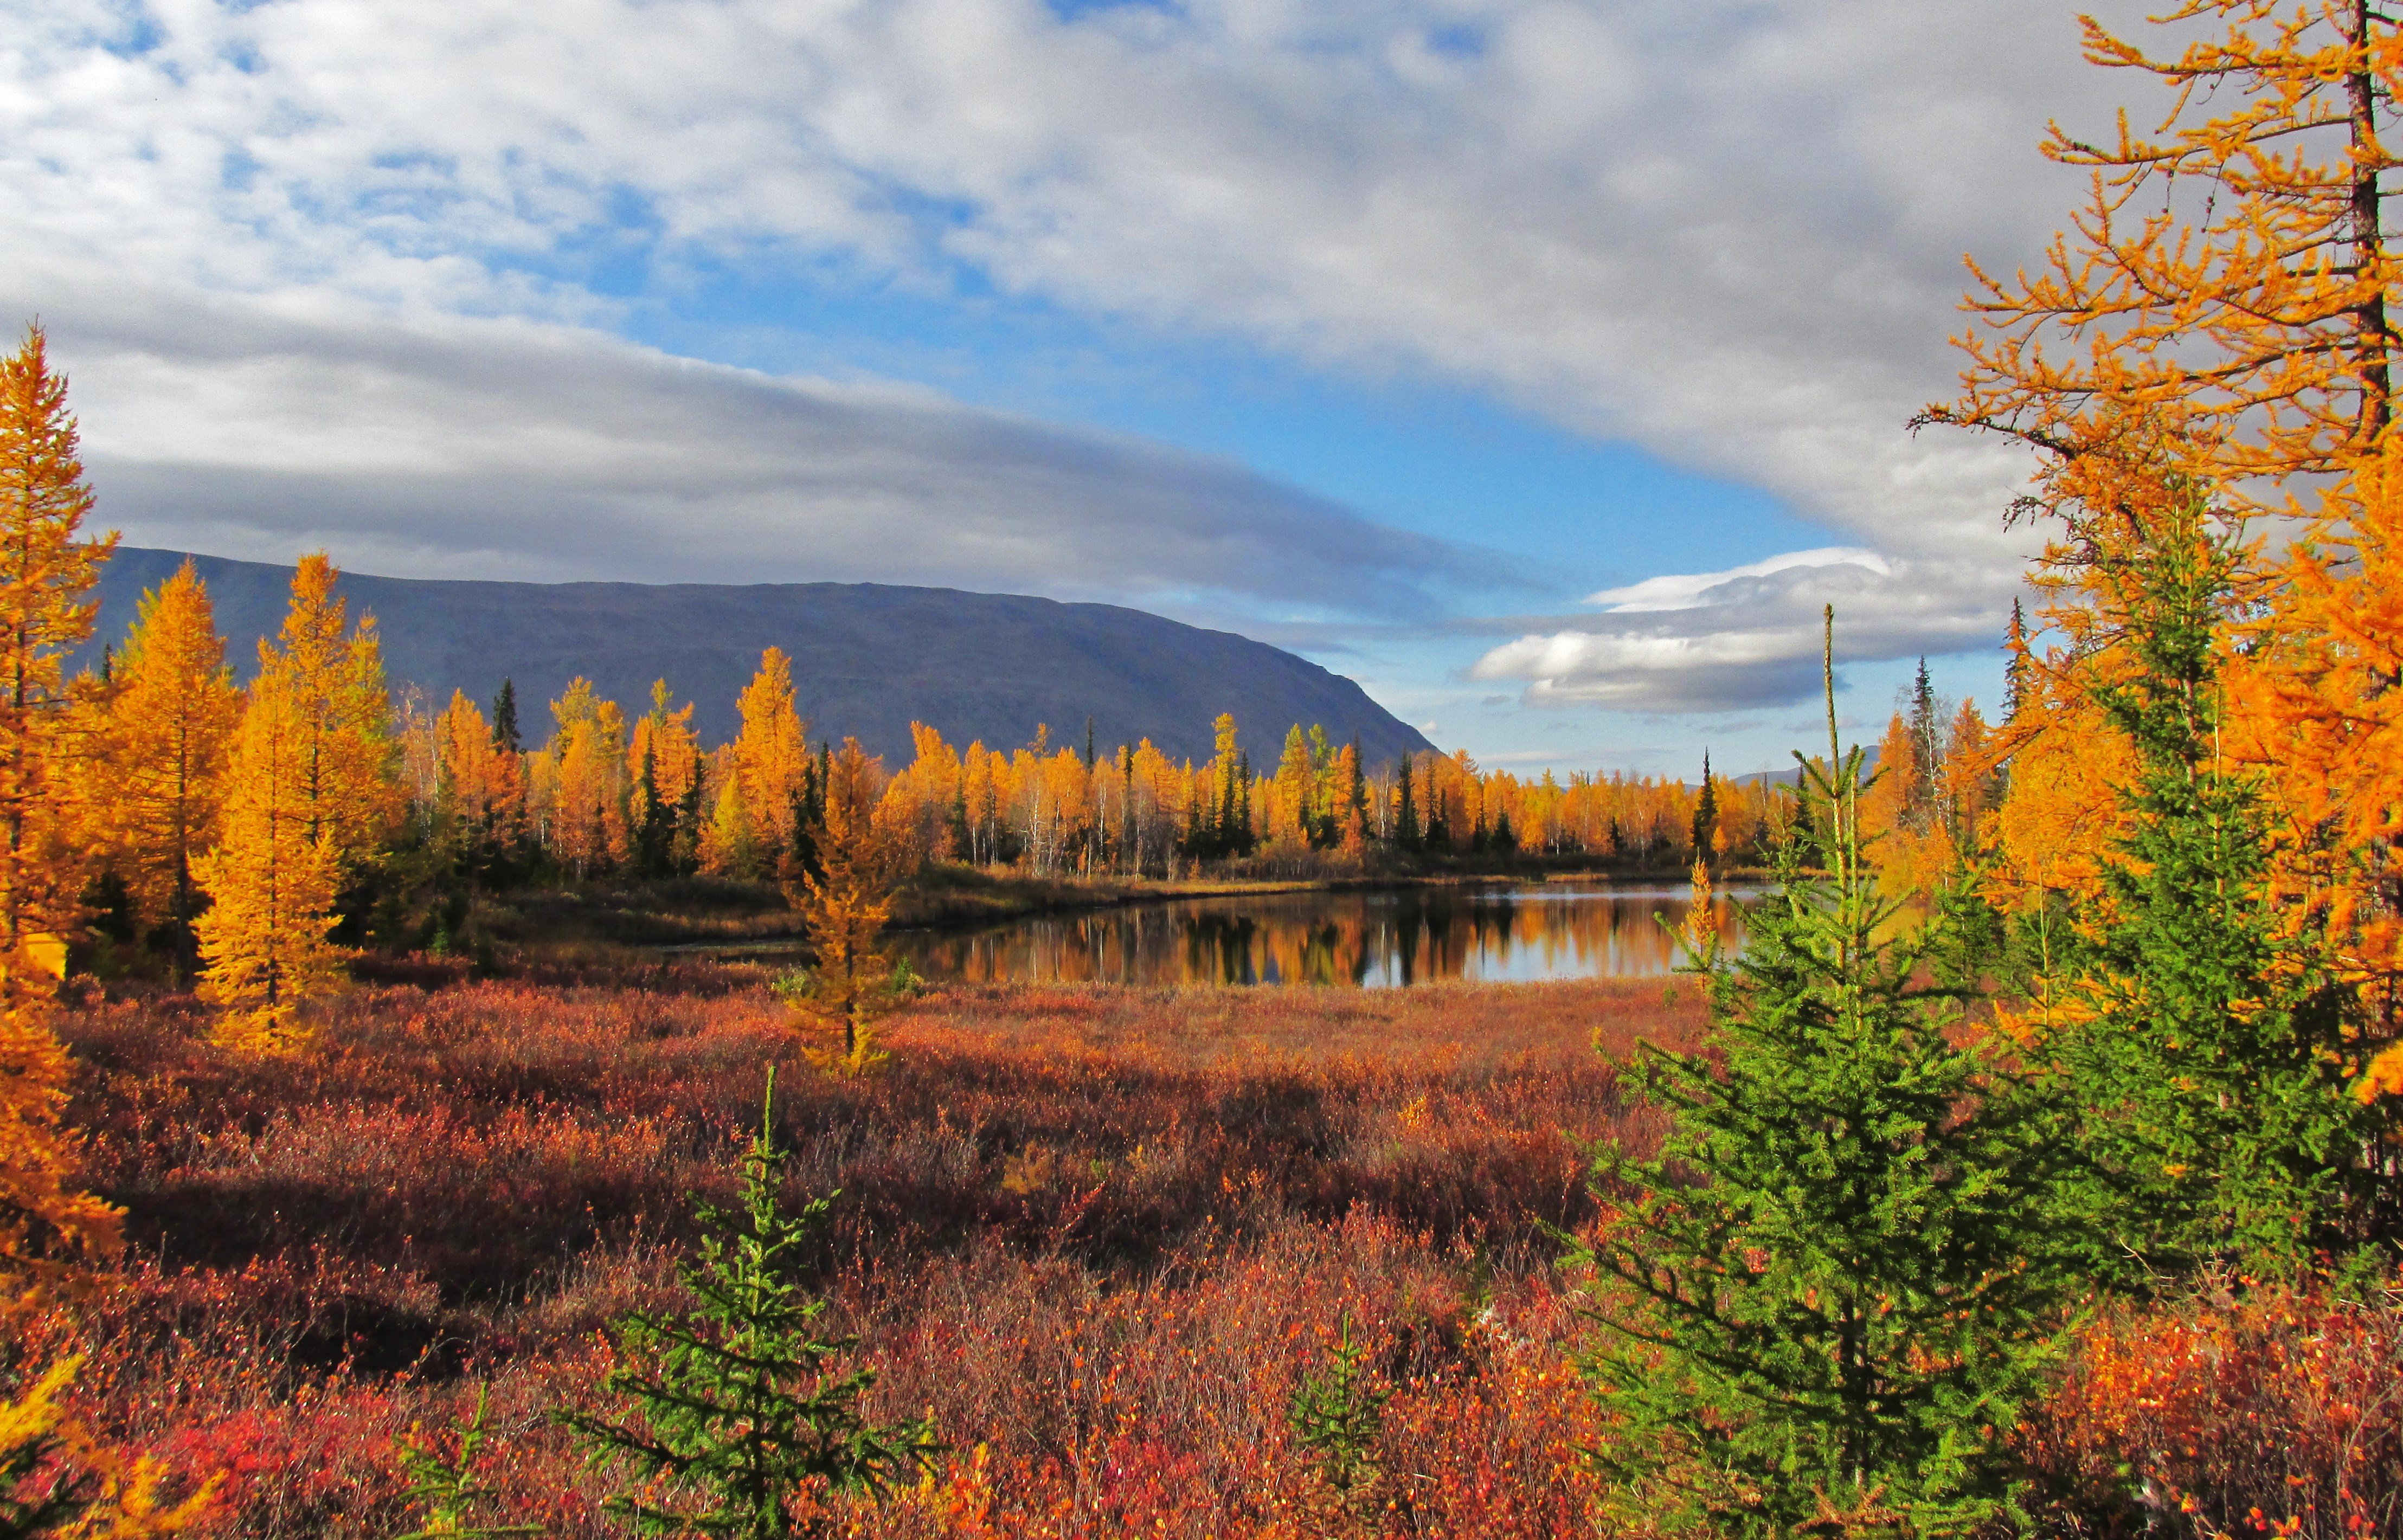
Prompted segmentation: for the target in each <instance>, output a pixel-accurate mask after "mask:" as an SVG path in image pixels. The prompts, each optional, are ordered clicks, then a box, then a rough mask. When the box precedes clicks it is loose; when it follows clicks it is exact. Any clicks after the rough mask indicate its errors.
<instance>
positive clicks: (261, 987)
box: [193, 673, 342, 1048]
mask: <svg viewBox="0 0 2403 1540" xmlns="http://www.w3.org/2000/svg"><path fill="white" fill-rule="evenodd" d="M320 746H322V736H321V734H320V733H318V732H317V731H316V730H315V728H314V726H313V723H312V721H311V719H310V714H309V712H308V711H307V710H306V709H305V708H304V706H303V704H302V702H301V701H299V700H297V699H296V698H295V696H294V692H293V689H292V686H291V682H290V680H289V679H288V677H287V676H285V674H283V673H262V674H261V675H260V676H259V678H258V680H257V683H255V684H254V685H252V687H251V689H250V699H249V701H248V703H247V704H246V705H245V706H244V707H243V714H242V724H241V726H240V727H238V728H236V729H235V730H234V736H233V750H232V753H231V755H230V756H229V762H228V764H227V768H226V777H225V797H224V805H223V812H222V813H221V815H220V816H221V820H222V828H223V831H224V832H223V838H222V839H221V840H220V842H219V843H218V845H217V847H216V848H215V850H212V851H211V852H209V853H207V854H206V855H203V856H201V858H200V859H199V860H198V861H196V862H195V863H193V867H194V874H195V875H196V876H197V877H198V879H199V880H200V883H201V887H202V888H204V889H206V890H207V892H208V895H209V898H210V900H211V902H210V906H209V908H208V909H207V910H206V911H205V912H203V913H202V914H201V916H200V918H199V920H198V921H197V922H196V923H195V927H194V928H195V929H196V930H197V931H198V932H199V936H200V947H201V960H202V961H203V962H204V963H205V964H207V970H208V971H207V977H206V978H205V979H204V980H203V981H202V983H201V995H202V997H203V998H205V999H208V1000H212V1001H215V1003H217V1004H219V1005H223V1006H229V1007H232V1009H231V1011H230V1012H229V1015H228V1017H227V1019H226V1021H225V1023H224V1025H223V1027H222V1028H221V1035H222V1037H223V1038H224V1039H225V1040H226V1041H227V1042H229V1043H230V1044H233V1045H235V1046H241V1047H259V1048H265V1047H277V1046H281V1045H283V1044H285V1043H289V1042H292V1041H295V1040H297V1038H296V1035H295V1034H294V1031H293V1028H292V1025H291V1021H292V1015H293V1012H294V1011H295V1009H296V1008H297V1007H298V1006H299V1005H300V1004H301V1003H302V1002H304V1001H306V1000H309V999H311V998H313V997H315V996H318V995H322V994H326V993H328V992H331V991H332V990H334V989H335V988H336V987H337V986H338V985H339V984H340V981H341V966H342V954H341V952H340V950H339V949H338V948H336V947H335V946H334V945H333V944H332V943H331V942H330V941H329V940H328V939H327V936H328V935H329V934H330V933H331V932H332V930H333V928H334V922H335V914H334V901H335V898H336V896H337V893H338V890H339V888H340V862H339V860H338V858H337V854H336V847H335V845H334V842H333V841H332V840H330V839H320V838H319V836H320V835H321V834H322V833H323V832H324V831H325V829H326V826H327V821H326V818H325V816H324V810H323V809H322V808H321V807H320V805H319V803H318V801H317V799H316V798H314V797H313V796H312V795H311V793H312V791H313V788H314V786H315V785H316V784H318V778H317V776H316V775H315V774H313V770H315V769H317V768H320V767H318V766H315V765H313V762H312V751H313V750H314V749H317V748H319V747H320Z"/></svg>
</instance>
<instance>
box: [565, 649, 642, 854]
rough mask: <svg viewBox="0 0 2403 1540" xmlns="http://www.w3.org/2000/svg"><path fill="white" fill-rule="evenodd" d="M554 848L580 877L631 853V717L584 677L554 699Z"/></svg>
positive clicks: (577, 679)
mask: <svg viewBox="0 0 2403 1540" xmlns="http://www.w3.org/2000/svg"><path fill="white" fill-rule="evenodd" d="M550 714H551V716H552V718H553V719H554V720H555V721H556V722H557V723H558V724H559V727H558V731H557V732H555V733H554V734H553V735H552V737H551V741H550V745H549V759H550V764H551V767H552V777H553V778H552V780H551V783H550V797H551V808H550V814H549V819H548V821H547V825H548V829H549V839H550V846H551V852H552V853H553V854H554V855H556V856H558V858H559V859H560V861H561V862H562V863H563V864H564V865H565V866H566V867H568V869H569V870H570V871H572V872H573V873H574V874H575V875H576V878H577V879H578V880H581V879H582V878H583V877H584V876H585V874H586V873H587V872H590V871H593V870H597V869H602V868H605V867H613V866H616V865H618V863H619V862H621V861H623V860H624V859H625V857H626V718H625V714H624V713H623V712H621V711H619V710H618V703H617V702H616V701H604V700H602V699H600V697H599V696H598V694H597V693H595V691H594V690H593V688H592V682H591V681H590V680H589V679H585V678H583V677H581V676H578V677H577V678H576V679H574V680H572V681H570V682H569V684H568V687H567V691H566V693H565V694H564V695H563V696H562V697H561V698H560V699H558V700H556V701H552V702H551V703H550Z"/></svg>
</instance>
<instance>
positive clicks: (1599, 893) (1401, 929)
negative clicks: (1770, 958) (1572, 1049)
mask: <svg viewBox="0 0 2403 1540" xmlns="http://www.w3.org/2000/svg"><path fill="white" fill-rule="evenodd" d="M1748 896H1749V895H1737V899H1730V898H1729V897H1728V896H1727V895H1721V896H1720V897H1719V898H1718V899H1717V900H1716V901H1715V903H1714V905H1713V919H1714V921H1715V923H1716V924H1717V926H1718V929H1719V934H1720V936H1722V937H1723V938H1725V940H1726V942H1727V944H1728V945H1729V946H1730V947H1732V946H1735V945H1738V944H1740V943H1741V941H1742V940H1743V935H1742V931H1743V911H1742V909H1741V908H1740V907H1739V903H1738V900H1739V899H1741V898H1743V897H1748ZM1687 908H1688V893H1687V890H1686V889H1684V888H1668V887H1658V888H1635V887H1612V886H1606V885H1604V884H1600V883H1583V884H1580V883H1568V882H1547V883H1540V884H1529V885H1525V886H1519V887H1495V888H1408V889H1401V890H1396V891H1391V892H1344V893H1291V894H1270V895H1247V896H1236V897H1226V898H1184V899H1176V900H1174V901H1172V902H1167V903H1159V904H1130V905H1127V906H1125V907H1123V908H1118V909H1084V910H1077V911H1074V912H1071V913H1065V914H1049V915H1035V916H1031V917H1027V918H1023V919H1019V920H1013V921H1010V922H1008V923H1004V924H999V925H994V926H992V927H989V928H987V929H982V930H976V931H965V932H960V931H951V932H941V933H936V932H910V931H903V932H897V933H895V934H894V935H893V936H892V937H891V941H892V950H894V951H895V952H896V954H897V955H899V956H902V957H906V958H908V959H909V961H910V966H911V967H913V968H915V969H917V970H918V972H919V973H921V974H923V975H924V976H926V977H928V978H943V979H963V980H966V981H969V982H973V983H1004V982H1007V983H1042V982H1064V983H1112V984H1338V985H1354V986H1358V987H1362V988H1368V989H1381V988H1388V987H1394V986H1398V985H1405V984H1419V983H1427V982H1431V981H1435V980H1438V979H1449V978H1467V979H1489V980H1526V979H1539V978H1630V977H1635V978H1640V977H1644V976H1647V975H1653V974H1662V973H1667V972H1668V971H1670V969H1671V968H1672V967H1673V966H1674V965H1675V963H1676V960H1677V959H1676V946H1675V942H1674V937H1673V936H1671V934H1670V931H1669V929H1668V928H1667V927H1668V926H1674V925H1679V924H1682V923H1684V921H1685V918H1686V910H1687ZM1663 921H1665V922H1666V925H1664V924H1663V923H1662V922H1663Z"/></svg>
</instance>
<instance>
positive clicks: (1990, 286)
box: [1926, 0, 2403, 500]
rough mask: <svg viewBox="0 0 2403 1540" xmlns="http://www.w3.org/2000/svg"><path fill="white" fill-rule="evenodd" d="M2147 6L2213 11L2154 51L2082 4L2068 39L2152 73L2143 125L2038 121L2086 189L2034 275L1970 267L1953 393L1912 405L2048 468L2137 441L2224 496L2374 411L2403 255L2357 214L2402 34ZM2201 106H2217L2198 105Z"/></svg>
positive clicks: (2278, 11) (2373, 195)
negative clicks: (2047, 456)
mask: <svg viewBox="0 0 2403 1540" xmlns="http://www.w3.org/2000/svg"><path fill="white" fill-rule="evenodd" d="M2157 20H2159V21H2163V22H2167V23H2183V22H2192V21H2205V22H2215V23H2220V24H2221V25H2219V26H2217V27H2215V29H2214V30H2213V31H2212V32H2211V33H2210V34H2209V35H2207V36H2205V37H2204V38H2203V39H2202V40H2201V41H2197V42H2194V43H2192V44H2190V45H2189V46H2188V47H2187V48H2185V49H2183V50H2182V51H2181V52H2180V53H2179V55H2178V56H2177V57H2176V58H2174V59H2172V58H2154V57H2152V56H2150V55H2147V54H2146V53H2145V52H2144V51H2143V50H2142V49H2139V48H2138V47H2136V46H2135V45H2133V44H2132V43H2129V42H2127V41H2126V40H2124V39H2121V38H2119V37H2117V36H2115V35H2112V34H2111V33H2110V32H2108V31H2106V30H2105V29H2104V27H2103V26H2102V25H2101V23H2099V22H2097V21H2093V20H2092V19H2091V18H2088V19H2085V20H2084V21H2083V22H2082V25H2083V26H2084V29H2085V48H2086V56H2087V58H2088V59H2089V60H2090V61H2091V62H2095V63H2098V64H2102V65H2104V66H2106V67H2110V68H2116V69H2124V70H2131V71H2134V72H2137V73H2141V74H2146V75H2150V76H2153V77H2154V78H2155V79H2157V80H2158V81H2160V84H2161V85H2162V87H2163V88H2164V89H2165V90H2166V92H2167V93H2168V105H2169V111H2168V113H2167V117H2166V120H2165V121H2164V123H2163V125H2162V127H2161V128H2160V130H2158V131H2157V135H2158V136H2156V137H2147V136H2145V135H2142V134H2136V133H2132V132H2130V129H2129V125H2128V119H2127V117H2126V115H2125V114H2124V113H2123V114H2122V115H2121V117H2120V119H2119V124H2118V132H2117V134H2116V136H2115V137H2113V138H2111V139H2109V140H2107V141H2103V142H2090V141H2087V140H2081V139H2077V138H2076V137H2073V136H2072V135H2071V134H2070V133H2068V132H2066V131H2064V130H2063V129H2062V128H2060V127H2059V126H2057V125H2056V126H2055V127H2054V128H2053V129H2052V131H2051V134H2050V137H2049V140H2048V142H2047V143H2046V145H2045V146H2044V152H2045V154H2046V156H2047V157H2049V159H2051V160H2056V161H2059V162H2061V163H2063V164H2065V165H2071V166H2077V167H2082V168H2085V169H2087V170H2089V171H2090V173H2092V181H2091V186H2090V192H2089V195H2088V198H2087V201H2086V204H2085V206H2084V208H2083V209H2081V210H2080V211H2079V213H2078V214H2077V217H2076V221H2075V226H2074V229H2073V231H2072V232H2070V233H2067V234H2063V235H2061V236H2057V237H2056V238H2055V239H2054V242H2053V243H2052V245H2051V247H2050V249H2049V251H2048V252H2047V253H2046V256H2045V258H2044V260H2043V261H2042V262H2041V263H2040V264H2039V265H2038V267H2037V269H2036V271H2035V273H2034V274H2033V275H2030V274H2028V273H2024V272H2022V273H2021V274H2019V275H2017V276H2016V277H2014V278H2012V279H2009V280H2005V279H2001V278H1997V277H1993V276H1990V275H1988V274H1987V273H1985V272H1984V271H1979V270H1977V269H1976V267H1975V264H1974V263H1973V264H1972V269H1973V271H1975V274H1976V279H1977V284H1978V287H1977V289H1976V291H1975V292H1974V293H1972V294H1971V296H1970V297H1969V299H1968V302H1967V308H1968V309H1969V310H1970V311H1971V312H1974V313H1975V314H1977V315H1978V316H1979V319H1980V320H1981V321H1982V322H1983V324H1984V329H1983V330H1981V331H1979V332H1974V333H1972V334H1970V335H1968V336H1966V337H1964V338H1962V339H1960V340H1959V345H1960V346H1961V347H1962V348H1963V349H1965V351H1966V352H1967V353H1968V354H1969V367H1968V368H1967V370H1966V371H1965V373H1964V375H1963V382H1964V384H1965V387H1966V390H1965V395H1964V396H1963V398H1962V399H1961V400H1960V401H1959V402H1957V403H1955V404H1953V405H1952V406H1949V407H1943V408H1934V409H1930V410H1929V411H1928V413H1927V414H1926V415H1927V418H1928V420H1930V421H1936V422H1949V423H1966V424H1971V425H1975V426H1979V427H1984V428H1989V429H1993V430H1997V431H2001V432H2005V433H2009V434H2013V435H2016V436H2018V437H2021V438H2024V439H2026V440H2027V441H2029V442H2031V443H2034V444H2036V445H2038V446H2040V447H2042V448H2044V449H2047V450H2049V451H2053V452H2054V453H2055V454H2057V455H2060V456H2062V457H2063V460H2064V461H2065V462H2071V463H2074V462H2075V461H2076V460H2077V459H2081V458H2084V457H2086V456H2088V455H2090V454H2092V453H2094V452H2095V451H2107V452H2108V453H2109V454H2111V455H2113V456H2115V457H2118V458H2123V459H2124V458H2128V457H2129V456H2128V455H2127V453H2126V452H2125V451H2126V449H2127V447H2128V446H2129V444H2130V442H2131V436H2132V435H2133V436H2134V437H2135V439H2136V440H2137V447H2138V449H2139V451H2144V450H2146V449H2148V448H2149V446H2150V443H2151V442H2152V441H2153V440H2155V439H2156V437H2158V439H2160V441H2165V442H2169V443H2173V444H2174V445H2176V446H2177V449H2178V454H2179V467H2180V468H2181V469H2184V470H2187V471H2189V472H2193V473H2196V474H2199V475H2202V476H2204V477H2206V478H2208V479H2211V480H2212V481H2214V482H2215V484H2217V485H2218V486H2220V487H2221V488H2222V489H2223V493H2224V494H2225V495H2227V496H2228V497H2229V498H2231V499H2235V500H2242V499H2243V497H2244V496H2245V495H2246V494H2247V488H2246V485H2245V483H2246V482H2247V480H2248V479H2253V478H2264V479H2268V485H2270V486H2272V487H2274V485H2275V484H2276V482H2277V481H2279V480H2281V479H2285V478H2288V477H2291V476H2295V475H2298V474H2320V473H2327V472H2330V471H2340V470H2342V469H2344V468H2345V467H2346V465H2348V464H2349V463H2350V461H2351V460H2352V459H2353V457H2354V456H2356V455H2358V454H2360V453H2362V452H2364V451H2368V450H2369V449H2372V448H2374V447H2375V445H2376V443H2377V441H2378V440H2379V439H2380V438H2381V437H2382V436H2383V434H2384V433H2385V431H2386V428H2387V426H2388V423H2389V421H2390V417H2391V408H2390V404H2389V398H2390V394H2391V386H2392V381H2391V376H2390V370H2391V367H2392V354H2393V352H2394V348H2395V337H2394V332H2393V329H2392V326H2391V324H2390V322H2389V320H2388V318H2387V304H2388V298H2387V297H2388V296H2389V295H2391V294H2393V293H2394V292H2395V290H2396V284H2397V282H2398V281H2403V268H2398V266H2397V264H2396V258H2395V257H2394V255H2393V254H2391V253H2389V252H2388V251H2386V249H2385V246H2384V233H2383V226H2384V224H2385V221H2384V220H2382V217H2381V215H2380V214H2379V212H2378V210H2379V206H2380V199H2381V197H2382V190H2381V187H2380V177H2381V175H2382V173H2391V172H2392V171H2393V170H2394V169H2395V168H2396V165H2397V161H2396V159H2395V158H2394V157H2392V156H2390V155H2388V154H2387V153H2386V150H2385V147H2384V137H2383V136H2384V132H2385V129H2386V126H2387V125H2386V123H2385V121H2384V119H2385V118H2386V117H2387V116H2388V115H2390V114H2391V112H2392V110H2393V104H2394V101H2395V90H2396V84H2397V82H2398V80H2403V35H2397V34H2396V32H2395V30H2394V29H2393V28H2392V27H2385V24H2384V23H2383V22H2376V23H2374V24H2373V21H2372V17H2371V13H2370V12H2369V11H2368V9H2367V8H2363V7H2354V6H2350V5H2344V6H2318V5H2296V6H2279V5H2274V4H2271V3H2270V0H2184V3H2183V4H2179V5H2176V6H2173V7H2170V8H2169V9H2168V10H2167V12H2166V13H2165V14H2163V15H2161V16H2160V17H2159V18H2157ZM2380 27H2384V30H2383V31H2382V32H2381V31H2379V30H2378V29H2379V28H2380ZM2357 29H2358V30H2359V32H2363V33H2366V34H2367V35H2357ZM2206 105H2208V106H2211V107H2217V108H2222V109H2225V110H2222V111H2221V112H2220V114H2219V116H2217V117H2215V118H2209V119H2207V120H2201V121H2198V120H2197V119H2198V118H2201V117H2202V114H2201V113H2199V112H2191V111H2190V110H2189V109H2193V108H2200V107H2204V106H2206ZM2173 189H2174V193H2175V196H2173ZM2365 206H2366V207H2367V208H2368V210H2369V211H2370V212H2369V214H2368V217H2367V218H2365V217H2363V214H2362V211H2363V209H2364V207H2365ZM2196 213H2199V214H2200V215H2201V217H2200V218H2199V219H2197V218H2193V217H2191V216H2190V215H2193V214H2196Z"/></svg>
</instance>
